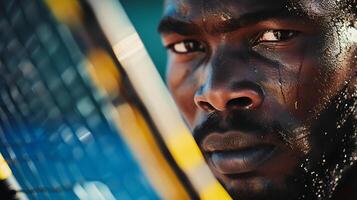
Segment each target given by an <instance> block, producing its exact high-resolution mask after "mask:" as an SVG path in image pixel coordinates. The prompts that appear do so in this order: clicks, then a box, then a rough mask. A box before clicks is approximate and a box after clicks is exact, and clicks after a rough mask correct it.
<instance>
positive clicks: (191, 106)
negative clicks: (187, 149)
mask: <svg viewBox="0 0 357 200" xmlns="http://www.w3.org/2000/svg"><path fill="white" fill-rule="evenodd" d="M167 82H168V86H169V89H170V92H171V94H172V96H173V98H174V100H175V102H176V104H177V106H178V107H179V109H180V111H181V113H182V114H183V117H184V118H185V120H186V122H187V123H188V124H189V125H190V126H191V127H192V124H193V122H194V119H195V116H196V110H197V108H196V105H195V103H194V100H193V98H194V95H195V91H196V89H197V87H198V83H197V81H196V78H195V77H193V76H192V75H191V71H190V70H189V69H187V66H177V65H176V66H170V65H169V68H168V73H167Z"/></svg>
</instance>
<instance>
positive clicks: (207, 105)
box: [198, 101, 215, 111]
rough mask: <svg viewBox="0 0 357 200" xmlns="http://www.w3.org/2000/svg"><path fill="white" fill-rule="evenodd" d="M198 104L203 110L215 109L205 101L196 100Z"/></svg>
mask: <svg viewBox="0 0 357 200" xmlns="http://www.w3.org/2000/svg"><path fill="white" fill-rule="evenodd" d="M198 106H199V107H200V108H202V109H203V110H205V111H212V110H215V109H214V107H213V106H212V105H211V104H210V103H208V102H205V101H199V102H198Z"/></svg>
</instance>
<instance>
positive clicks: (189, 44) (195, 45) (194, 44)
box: [185, 41, 203, 51]
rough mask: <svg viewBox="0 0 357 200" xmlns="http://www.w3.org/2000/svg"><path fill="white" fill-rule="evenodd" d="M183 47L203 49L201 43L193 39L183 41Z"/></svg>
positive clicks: (192, 49)
mask: <svg viewBox="0 0 357 200" xmlns="http://www.w3.org/2000/svg"><path fill="white" fill-rule="evenodd" d="M185 47H186V49H187V51H203V47H202V45H200V43H198V42H195V41H187V42H185Z"/></svg>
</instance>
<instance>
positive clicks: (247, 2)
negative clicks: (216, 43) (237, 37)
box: [164, 0, 342, 20]
mask: <svg viewBox="0 0 357 200" xmlns="http://www.w3.org/2000/svg"><path fill="white" fill-rule="evenodd" d="M340 1H342V0H340ZM336 2H338V1H335V0H166V3H165V11H164V14H165V15H171V16H176V17H180V18H190V19H194V18H198V17H200V18H207V20H209V18H210V17H217V16H218V17H222V18H225V17H229V16H230V15H232V16H237V15H245V14H248V13H254V12H261V11H272V12H274V11H277V10H280V11H284V10H285V11H286V12H291V13H293V14H296V13H298V14H299V15H310V16H331V15H333V14H334V13H336V11H337V10H338V9H337V8H338V7H339V6H338V4H337V3H336Z"/></svg>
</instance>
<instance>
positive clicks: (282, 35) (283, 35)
mask: <svg viewBox="0 0 357 200" xmlns="http://www.w3.org/2000/svg"><path fill="white" fill-rule="evenodd" d="M293 35H294V33H293V32H292V31H275V32H274V36H275V37H276V38H277V39H278V40H287V39H289V38H290V37H292V36H293Z"/></svg>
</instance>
